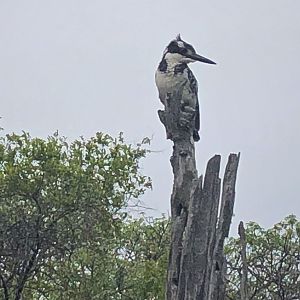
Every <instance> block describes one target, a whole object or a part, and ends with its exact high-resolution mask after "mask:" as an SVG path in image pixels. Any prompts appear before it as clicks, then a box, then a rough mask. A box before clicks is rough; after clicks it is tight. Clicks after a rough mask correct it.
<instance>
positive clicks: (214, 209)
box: [158, 91, 239, 300]
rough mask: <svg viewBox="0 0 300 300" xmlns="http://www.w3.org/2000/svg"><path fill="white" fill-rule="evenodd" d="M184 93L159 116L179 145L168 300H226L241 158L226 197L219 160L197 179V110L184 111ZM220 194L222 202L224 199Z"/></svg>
mask: <svg viewBox="0 0 300 300" xmlns="http://www.w3.org/2000/svg"><path fill="white" fill-rule="evenodd" d="M181 95H182V92H181V91H179V92H178V93H176V94H173V95H168V98H167V99H166V101H165V110H164V111H158V115H159V118H160V120H161V122H162V123H163V124H164V126H165V128H166V133H167V138H168V139H171V140H172V141H173V143H174V146H173V154H172V156H171V159H170V160H171V165H172V168H173V174H174V183H173V192H172V196H171V218H172V230H171V249H170V256H169V266H168V278H167V287H166V299H167V300H224V298H225V274H226V261H225V257H224V252H223V246H224V240H225V238H226V237H227V236H228V233H229V228H230V223H231V218H232V214H233V205H234V198H235V182H236V175H237V169H238V162H239V154H230V156H229V159H228V162H227V166H226V170H225V174H224V179H223V184H222V194H221V179H220V178H219V171H220V161H221V157H220V155H215V156H214V157H212V158H211V159H210V160H209V162H208V164H207V168H206V173H205V176H204V178H203V176H200V177H198V174H197V169H196V161H195V145H194V141H193V138H192V133H193V127H194V117H195V116H194V115H195V112H194V110H193V108H187V107H184V111H182V110H181V108H182V105H181V103H182V102H183V100H184V99H182V97H181ZM220 195H221V199H220Z"/></svg>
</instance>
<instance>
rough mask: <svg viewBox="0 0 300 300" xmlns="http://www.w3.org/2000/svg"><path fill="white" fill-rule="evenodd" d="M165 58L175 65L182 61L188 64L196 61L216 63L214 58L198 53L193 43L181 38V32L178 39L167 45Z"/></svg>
mask: <svg viewBox="0 0 300 300" xmlns="http://www.w3.org/2000/svg"><path fill="white" fill-rule="evenodd" d="M164 58H165V60H166V61H167V62H168V63H171V64H174V65H176V64H181V63H186V64H188V63H191V62H196V61H200V62H203V63H207V64H216V63H215V62H213V61H212V60H210V59H208V58H205V57H203V56H201V55H199V54H197V53H196V50H195V49H194V47H193V46H192V45H190V44H188V43H186V42H185V41H183V40H182V39H181V37H180V34H178V35H177V37H176V39H175V40H172V41H171V42H170V44H169V45H168V46H167V48H166V49H165V51H164Z"/></svg>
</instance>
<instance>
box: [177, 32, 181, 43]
mask: <svg viewBox="0 0 300 300" xmlns="http://www.w3.org/2000/svg"><path fill="white" fill-rule="evenodd" d="M176 41H182V39H181V36H180V33H178V34H177V36H176Z"/></svg>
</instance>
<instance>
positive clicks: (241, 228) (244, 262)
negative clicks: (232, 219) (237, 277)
mask: <svg viewBox="0 0 300 300" xmlns="http://www.w3.org/2000/svg"><path fill="white" fill-rule="evenodd" d="M238 233H239V236H240V247H241V258H242V274H241V288H240V293H241V300H248V299H249V298H248V288H247V277H248V265H247V257H246V246H247V243H246V234H245V228H244V223H243V222H242V221H241V222H240V224H239V229H238Z"/></svg>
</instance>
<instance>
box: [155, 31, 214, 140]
mask: <svg viewBox="0 0 300 300" xmlns="http://www.w3.org/2000/svg"><path fill="white" fill-rule="evenodd" d="M195 61H201V62H204V63H207V64H215V62H213V61H211V60H210V59H208V58H205V57H203V56H200V55H198V54H197V53H196V51H195V49H194V47H193V46H192V45H190V44H188V43H186V42H184V41H183V40H182V39H181V37H180V35H178V36H177V37H176V39H175V40H172V41H171V42H170V43H169V45H168V46H167V48H166V49H165V51H164V53H163V57H162V60H161V62H160V64H159V66H158V69H157V71H156V73H155V83H156V86H157V88H158V92H159V98H160V101H161V102H162V103H163V104H164V105H165V104H166V102H165V101H166V98H167V97H168V96H169V95H172V93H174V91H176V89H178V88H179V87H182V86H183V94H182V99H183V101H184V103H183V106H182V109H183V110H184V106H189V107H191V108H192V109H193V110H194V111H195V117H194V118H195V127H194V129H193V139H194V141H199V140H200V136H199V129H200V112H199V102H198V84H197V80H196V78H195V76H194V74H193V73H192V71H191V69H190V68H189V67H188V65H187V64H188V63H191V62H195Z"/></svg>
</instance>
